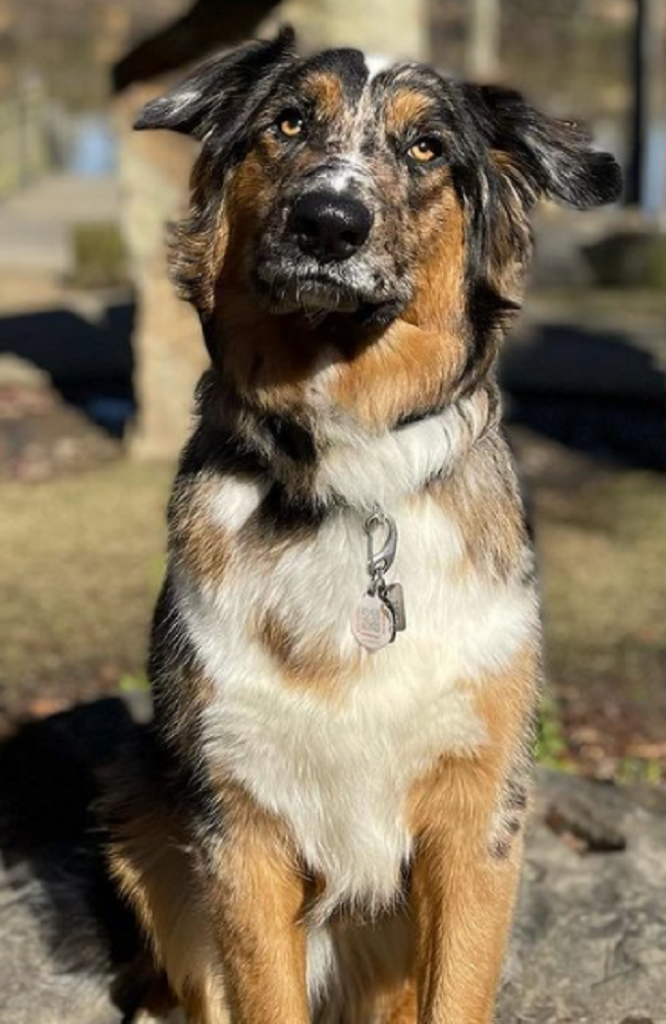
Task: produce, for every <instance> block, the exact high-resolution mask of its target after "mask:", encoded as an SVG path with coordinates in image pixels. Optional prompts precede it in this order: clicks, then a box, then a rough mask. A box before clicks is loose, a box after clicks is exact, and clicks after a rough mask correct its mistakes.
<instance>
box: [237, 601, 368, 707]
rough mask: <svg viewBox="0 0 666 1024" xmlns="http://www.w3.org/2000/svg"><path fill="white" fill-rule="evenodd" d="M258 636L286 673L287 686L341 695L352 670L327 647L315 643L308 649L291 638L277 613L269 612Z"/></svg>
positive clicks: (324, 693)
mask: <svg viewBox="0 0 666 1024" xmlns="http://www.w3.org/2000/svg"><path fill="white" fill-rule="evenodd" d="M257 635H258V637H259V640H260V641H261V643H262V644H263V646H264V647H265V648H266V649H267V650H268V651H269V652H270V654H271V655H272V656H273V658H274V659H275V661H276V662H277V663H278V665H279V666H280V668H281V669H282V673H283V679H284V682H285V683H287V685H288V686H295V687H298V688H302V689H306V690H310V691H314V692H316V693H318V694H322V695H326V696H329V697H333V696H335V695H336V694H338V695H339V694H340V688H341V685H342V683H343V682H344V680H345V678H346V677H347V676H348V674H349V671H350V670H351V666H345V665H343V664H341V662H340V659H339V658H337V657H335V656H334V655H333V653H332V652H331V651H330V650H329V649H328V648H327V647H326V646H325V645H322V644H317V643H316V642H315V643H310V644H309V645H308V646H307V647H305V648H304V647H303V646H302V645H300V644H299V643H298V642H297V641H296V640H295V639H294V637H293V636H291V635H290V633H289V631H288V629H287V628H286V626H285V625H284V623H282V622H281V621H280V618H279V616H278V615H277V614H276V613H275V612H267V613H266V615H265V616H263V618H262V619H261V620H260V622H259V625H258V627H257Z"/></svg>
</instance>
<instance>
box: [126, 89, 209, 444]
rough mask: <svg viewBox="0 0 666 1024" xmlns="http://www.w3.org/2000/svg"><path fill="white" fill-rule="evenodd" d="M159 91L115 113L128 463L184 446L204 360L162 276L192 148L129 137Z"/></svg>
mask: <svg viewBox="0 0 666 1024" xmlns="http://www.w3.org/2000/svg"><path fill="white" fill-rule="evenodd" d="M161 91H162V90H161V89H160V88H159V87H157V86H156V85H151V86H149V87H141V88H138V87H135V88H133V89H129V90H127V92H126V93H124V94H123V96H122V97H121V99H120V101H119V102H118V108H117V111H116V114H117V122H118V125H119V131H120V137H121V144H120V147H119V150H120V179H121V186H122V190H123V196H124V202H123V207H122V217H123V224H122V227H123V234H124V237H125V241H126V244H127V248H128V250H129V253H130V258H131V261H132V277H133V281H134V283H135V287H136V295H137V312H136V321H135V324H134V338H133V341H134V355H135V372H134V384H135V390H136V394H137V399H138V403H139V410H138V416H137V419H136V421H135V424H134V430H133V432H132V435H131V438H130V448H131V452H132V454H133V455H136V456H139V457H142V458H164V457H171V456H173V455H175V454H176V453H177V452H178V450H179V449H180V447H181V445H182V444H183V442H184V440H185V438H186V436H187V432H188V428H189V424H190V420H191V410H192V404H193V392H194V387H195V384H196V382H197V380H198V378H199V376H200V374H201V373H202V372H203V370H204V369H205V367H206V365H207V362H208V359H207V354H206V350H205V346H204V343H203V339H202V337H201V330H200V328H199V322H198V319H197V316H196V314H195V312H194V310H192V309H191V307H190V306H188V305H187V304H186V303H184V302H182V301H181V300H180V299H179V298H178V297H177V295H176V293H175V290H174V288H173V286H172V284H171V282H170V281H169V278H168V275H167V253H166V236H167V229H166V225H167V223H168V222H169V221H172V220H174V219H177V218H178V217H180V216H182V214H183V213H184V210H185V207H186V199H187V191H188V188H187V183H188V178H189V172H190V168H191V165H192V161H193V159H194V155H195V153H196V146H195V145H194V144H193V143H192V142H190V141H189V140H187V139H185V138H183V137H182V136H177V135H172V134H170V133H168V132H133V131H132V130H131V127H130V125H131V124H132V121H133V119H134V116H135V115H136V112H137V111H138V110H139V108H140V107H141V106H142V104H143V103H145V102H146V101H147V100H148V99H150V98H151V97H152V96H154V95H157V94H159V93H160V92H161Z"/></svg>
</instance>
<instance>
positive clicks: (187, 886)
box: [107, 772, 228, 1024]
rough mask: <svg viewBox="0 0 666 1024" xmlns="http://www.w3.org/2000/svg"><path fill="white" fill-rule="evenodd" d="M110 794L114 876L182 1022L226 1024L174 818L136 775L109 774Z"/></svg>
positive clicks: (215, 967)
mask: <svg viewBox="0 0 666 1024" xmlns="http://www.w3.org/2000/svg"><path fill="white" fill-rule="evenodd" d="M142 787H144V788H142ZM111 791H112V793H113V796H112V797H111V798H110V799H109V800H108V801H107V806H109V804H112V805H113V806H112V807H111V813H112V815H113V819H114V840H113V842H112V843H111V845H110V849H109V865H110V870H111V873H112V876H113V878H114V879H115V881H116V883H117V884H118V886H119V888H120V891H121V893H122V894H123V895H124V896H125V898H126V899H127V900H128V901H129V902H130V903H131V905H132V907H133V908H134V911H135V913H136V914H137V916H138V918H139V921H140V923H141V926H142V928H143V930H144V933H145V934H146V937H147V938H148V940H149V941H150V944H151V947H152V949H153V953H154V956H155V960H156V963H157V964H158V965H159V966H160V967H163V968H164V970H165V971H166V973H167V976H168V978H169V984H170V986H171V988H172V989H173V991H174V993H175V994H176V996H177V997H178V999H179V1001H180V1003H181V1005H182V1006H183V1007H184V1009H185V1010H186V1012H187V1015H188V1017H187V1019H188V1024H228V1015H227V1012H226V1009H225V995H224V989H223V986H222V983H221V981H220V978H219V961H218V957H217V954H216V950H215V945H214V943H213V940H212V937H211V934H210V931H209V928H208V925H207V920H206V914H205V910H204V907H205V905H206V901H205V900H204V899H203V896H202V893H201V892H200V889H199V882H198V880H197V878H196V876H195V874H194V871H193V860H192V857H191V854H190V851H189V849H188V847H187V845H186V837H185V835H184V831H183V828H182V825H181V823H179V821H178V819H177V818H176V816H175V814H174V812H173V810H171V809H168V808H167V806H166V804H165V803H164V802H163V801H162V799H161V797H160V796H159V794H157V793H155V792H154V791H152V792H151V790H150V789H149V788H148V786H147V785H146V780H145V778H143V777H142V776H141V774H140V772H138V773H137V774H136V776H135V777H134V778H133V779H132V780H131V781H130V780H126V781H125V783H124V787H123V783H122V780H121V781H120V785H119V784H118V780H117V779H116V780H115V782H114V784H113V788H112V790H111Z"/></svg>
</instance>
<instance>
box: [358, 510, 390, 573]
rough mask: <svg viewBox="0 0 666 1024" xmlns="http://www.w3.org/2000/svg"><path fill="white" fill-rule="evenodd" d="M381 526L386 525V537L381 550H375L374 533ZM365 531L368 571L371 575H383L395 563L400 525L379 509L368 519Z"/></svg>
mask: <svg viewBox="0 0 666 1024" xmlns="http://www.w3.org/2000/svg"><path fill="white" fill-rule="evenodd" d="M381 527H386V531H387V533H386V539H385V541H384V545H383V547H382V548H380V550H379V551H375V549H374V534H375V532H376V531H377V530H378V529H381ZM365 533H366V536H367V546H368V572H369V574H370V576H371V577H375V576H383V575H384V573H386V572H388V570H389V569H390V568H391V566H392V565H393V563H394V561H395V553H396V550H397V547H398V527H397V526H396V525H395V519H393V517H392V516H388V515H387V514H386V513H385V512H382V511H381V510H379V509H378V510H377V511H375V512H373V513H372V515H370V516H368V518H367V519H366V521H365Z"/></svg>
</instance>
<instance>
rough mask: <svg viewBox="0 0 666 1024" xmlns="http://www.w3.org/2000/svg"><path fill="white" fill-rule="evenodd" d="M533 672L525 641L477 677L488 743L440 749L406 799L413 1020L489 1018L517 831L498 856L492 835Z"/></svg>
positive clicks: (454, 1023) (516, 860)
mask: <svg viewBox="0 0 666 1024" xmlns="http://www.w3.org/2000/svg"><path fill="white" fill-rule="evenodd" d="M536 674H537V655H536V652H535V648H534V646H533V645H532V644H528V645H526V646H525V647H524V648H523V650H522V651H521V652H520V653H519V655H518V656H517V657H516V658H515V659H514V660H513V662H512V664H511V666H510V667H509V668H508V669H506V670H505V671H503V672H501V673H497V674H495V675H492V676H487V677H486V678H481V679H479V680H476V686H478V687H479V692H478V694H477V697H476V700H475V704H476V707H477V712H478V714H479V715H480V716H481V718H482V719H483V721H484V723H485V726H486V729H487V733H488V745H487V747H486V748H484V750H482V751H481V752H480V753H479V754H478V755H477V756H475V757H472V758H464V759H462V758H450V757H447V758H443V759H442V760H441V761H440V763H439V764H438V765H437V766H436V768H435V769H433V770H432V771H431V772H430V773H429V774H428V776H426V777H425V778H424V779H422V780H421V781H420V782H419V783H418V784H417V786H415V787H414V790H413V793H412V795H411V798H410V807H411V811H410V818H411V822H412V827H413V829H414V833H415V835H416V836H417V837H418V846H417V852H416V855H415V858H414V863H413V867H412V907H413V913H414V915H415V926H416V933H417V936H418V943H417V984H418V990H419V1020H420V1021H424V1022H429V1024H430V1022H432V1024H435V1022H439V1021H442V1020H446V1022H447V1024H489V1022H490V1021H491V1020H492V1014H493V1004H494V998H495V992H496V988H497V982H498V979H499V973H500V969H501V964H502V956H503V951H504V946H505V942H506V936H507V932H508V928H509V925H510V921H511V915H512V908H513V903H514V899H515V891H516V885H517V878H518V872H519V869H520V862H521V856H522V840H521V837H520V836H516V837H515V838H514V841H513V844H512V846H511V849H510V851H509V853H508V856H507V858H506V859H505V860H501V861H498V860H493V858H492V857H491V855H490V852H489V847H488V840H489V835H490V831H491V827H492V821H493V815H494V814H495V812H496V809H497V806H498V802H499V800H500V798H501V791H502V786H503V783H504V780H505V778H506V774H507V772H508V771H509V770H510V767H511V764H512V761H514V760H515V758H516V757H517V756H520V751H519V745H520V740H521V737H522V735H523V734H524V729H525V722H526V721H527V719H528V716H529V713H530V711H531V708H532V706H533V703H534V699H535V694H534V689H535V680H536ZM479 684H480V685H479Z"/></svg>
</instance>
